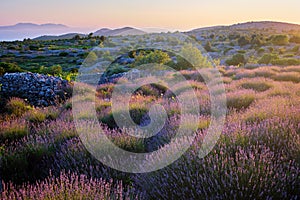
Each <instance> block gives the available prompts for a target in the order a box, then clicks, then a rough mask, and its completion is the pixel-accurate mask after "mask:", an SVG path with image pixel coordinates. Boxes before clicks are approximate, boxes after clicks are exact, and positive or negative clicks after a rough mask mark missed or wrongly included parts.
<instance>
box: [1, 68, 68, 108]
mask: <svg viewBox="0 0 300 200" xmlns="http://www.w3.org/2000/svg"><path fill="white" fill-rule="evenodd" d="M0 84H1V85H2V86H1V90H0V95H1V97H4V98H7V99H8V98H11V97H19V98H23V99H27V101H28V102H29V103H30V104H31V105H34V106H49V105H55V103H56V102H60V101H64V100H66V99H67V98H68V97H70V95H71V94H68V93H67V91H70V90H69V88H70V87H71V85H70V84H69V82H68V81H65V80H62V79H61V78H58V77H53V76H47V75H42V74H36V73H30V72H26V73H6V74H4V75H3V76H2V77H0Z"/></svg>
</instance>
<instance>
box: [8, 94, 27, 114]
mask: <svg viewBox="0 0 300 200" xmlns="http://www.w3.org/2000/svg"><path fill="white" fill-rule="evenodd" d="M6 109H7V111H8V113H9V114H11V115H14V116H16V117H20V116H22V115H23V114H24V113H26V112H27V111H28V110H31V109H32V108H31V107H30V106H29V105H27V104H26V103H25V101H24V100H23V99H19V98H15V97H13V98H11V99H10V100H9V101H8V102H7V104H6Z"/></svg>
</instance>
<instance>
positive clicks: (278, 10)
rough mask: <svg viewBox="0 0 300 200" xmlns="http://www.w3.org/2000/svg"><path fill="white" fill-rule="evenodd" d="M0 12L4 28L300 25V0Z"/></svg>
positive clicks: (66, 1)
mask: <svg viewBox="0 0 300 200" xmlns="http://www.w3.org/2000/svg"><path fill="white" fill-rule="evenodd" d="M0 8H1V12H0V26H4V25H13V24H16V23H19V22H31V23H38V24H42V23H60V24H65V25H68V26H71V27H89V28H95V29H96V28H101V27H108V28H116V27H124V26H132V27H140V28H146V27H156V28H166V29H169V30H180V31H183V30H191V29H194V28H199V27H205V26H212V25H229V24H235V23H239V22H248V21H282V22H290V23H297V24H300V12H299V9H300V1H299V0H284V1H283V0H206V1H203V0H151V1H149V0H2V1H1V3H0Z"/></svg>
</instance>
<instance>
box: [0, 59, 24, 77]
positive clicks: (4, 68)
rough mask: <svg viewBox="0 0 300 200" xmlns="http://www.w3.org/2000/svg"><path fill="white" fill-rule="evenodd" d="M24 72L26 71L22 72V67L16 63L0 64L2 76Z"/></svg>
mask: <svg viewBox="0 0 300 200" xmlns="http://www.w3.org/2000/svg"><path fill="white" fill-rule="evenodd" d="M23 71H24V70H22V69H21V67H19V66H18V65H16V64H14V63H6V62H0V76H2V75H3V74H5V73H15V72H23Z"/></svg>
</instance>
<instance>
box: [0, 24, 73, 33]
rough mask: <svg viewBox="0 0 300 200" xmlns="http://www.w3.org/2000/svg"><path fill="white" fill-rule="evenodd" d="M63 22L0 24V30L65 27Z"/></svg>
mask: <svg viewBox="0 0 300 200" xmlns="http://www.w3.org/2000/svg"><path fill="white" fill-rule="evenodd" d="M67 28H68V27H67V26H66V25H63V24H50V23H49V24H33V23H18V24H16V25H12V26H0V30H1V31H3V30H20V29H67Z"/></svg>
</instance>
